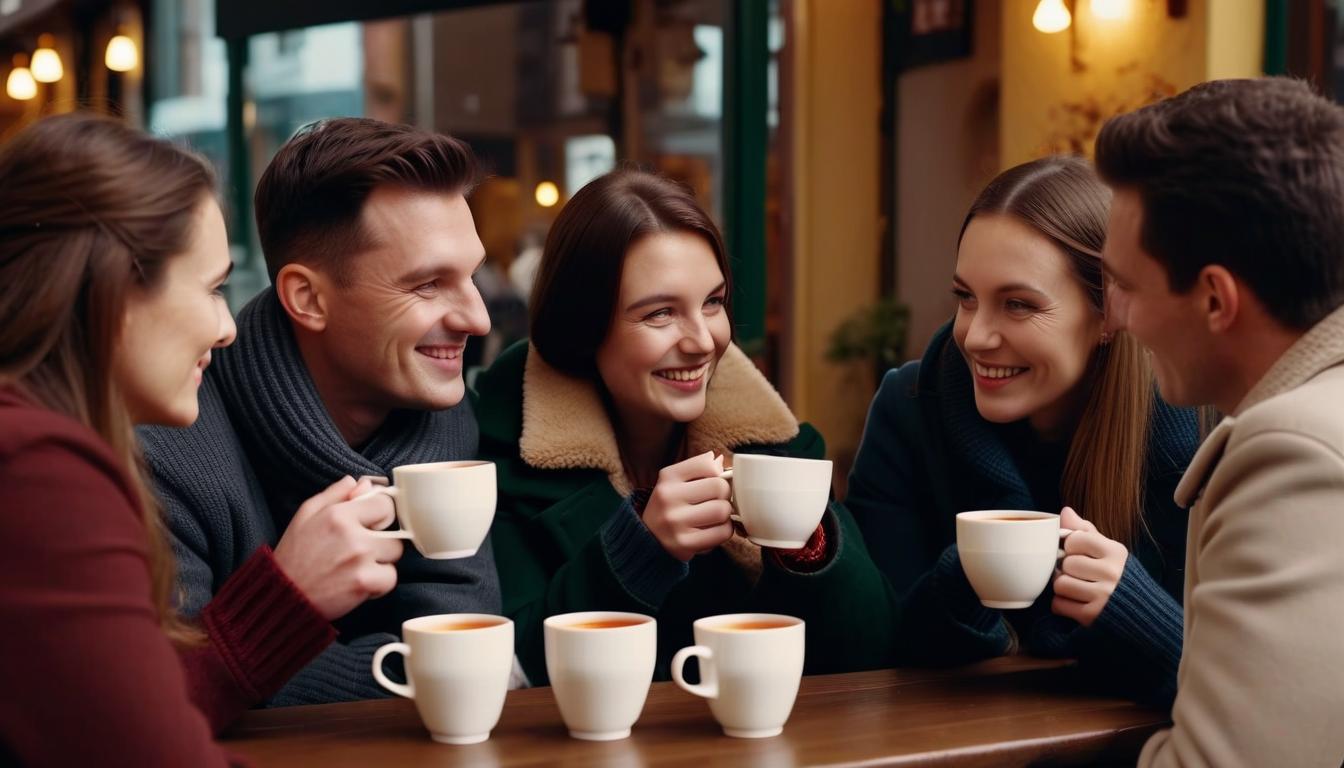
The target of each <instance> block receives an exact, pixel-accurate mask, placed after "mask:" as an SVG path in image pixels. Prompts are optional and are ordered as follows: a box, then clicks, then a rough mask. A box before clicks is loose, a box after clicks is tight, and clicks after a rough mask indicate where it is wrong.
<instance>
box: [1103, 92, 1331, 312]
mask: <svg viewBox="0 0 1344 768" xmlns="http://www.w3.org/2000/svg"><path fill="white" fill-rule="evenodd" d="M1096 153H1097V168H1098V170H1099V171H1100V173H1101V177H1102V178H1103V179H1105V180H1106V182H1107V183H1109V184H1110V185H1111V186H1113V187H1117V188H1126V189H1133V190H1135V191H1137V192H1138V195H1139V198H1140V200H1141V203H1142V208H1143V217H1142V222H1141V227H1140V231H1139V242H1140V244H1141V245H1142V246H1143V249H1144V250H1145V251H1147V252H1148V254H1150V255H1151V256H1152V257H1153V258H1154V259H1155V260H1157V262H1158V263H1159V264H1161V265H1162V266H1163V268H1165V270H1166V273H1167V280H1168V284H1169V286H1170V288H1171V290H1173V291H1175V292H1177V293H1184V292H1186V291H1188V290H1189V289H1190V287H1191V286H1192V285H1193V284H1194V282H1195V280H1196V279H1197V278H1198V276H1199V273H1200V271H1201V270H1202V269H1204V267H1206V266H1208V265H1210V264H1219V265H1222V266H1223V267H1225V268H1226V269H1227V270H1228V271H1229V272H1231V273H1232V274H1234V275H1235V276H1237V277H1238V278H1240V279H1241V280H1243V281H1245V282H1246V284H1247V285H1249V286H1250V288H1251V290H1252V292H1254V294H1255V296H1256V298H1258V299H1259V300H1260V302H1261V303H1263V304H1264V305H1265V308H1266V310H1267V311H1268V312H1269V314H1270V315H1271V316H1272V317H1273V318H1274V319H1275V320H1277V321H1278V322H1280V323H1281V324H1283V325H1284V326H1286V327H1288V328H1292V329H1296V330H1305V329H1307V328H1310V327H1311V326H1313V325H1315V324H1316V323H1317V322H1318V321H1320V320H1321V319H1322V318H1324V317H1325V316H1326V315H1328V314H1330V313H1331V312H1333V311H1334V310H1335V309H1336V308H1337V307H1339V306H1340V305H1341V304H1344V257H1341V255H1340V248H1341V243H1344V107H1340V105H1338V104H1335V103H1334V102H1332V101H1330V100H1328V99H1326V98H1324V97H1322V96H1320V95H1319V94H1317V93H1315V92H1314V91H1313V90H1312V89H1311V86H1309V85H1308V84H1307V83H1305V82H1303V81H1301V80H1293V79H1290V78H1284V77H1266V78H1259V79H1255V80H1215V81H1212V82H1208V83H1202V84H1200V85H1196V86H1195V87H1193V88H1191V89H1190V90H1188V91H1186V92H1184V93H1182V94H1179V95H1177V96H1174V97H1172V98H1169V99H1165V100H1163V101H1159V102H1157V103H1156V104H1150V105H1149V106H1146V107H1143V108H1142V109H1139V110H1136V111H1134V112H1130V113H1128V114H1125V115H1120V116H1119V117H1115V118H1112V119H1111V120H1109V121H1108V122H1107V123H1106V124H1105V125H1104V126H1103V127H1102V129H1101V133H1100V134H1099V135H1098V136H1097V149H1096Z"/></svg>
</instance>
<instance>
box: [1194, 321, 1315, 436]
mask: <svg viewBox="0 0 1344 768" xmlns="http://www.w3.org/2000/svg"><path fill="white" fill-rule="evenodd" d="M1303 333H1304V332H1303V331H1294V330H1289V329H1287V328H1284V327H1283V326H1280V325H1279V324H1277V323H1259V324H1256V325H1255V326H1254V327H1248V328H1246V329H1244V330H1243V332H1242V333H1240V334H1238V335H1237V338H1235V339H1229V340H1228V342H1227V344H1228V348H1229V349H1230V350H1231V352H1230V353H1228V354H1226V355H1224V359H1226V360H1227V365H1226V366H1225V371H1224V375H1221V376H1219V377H1218V379H1219V380H1220V382H1221V386H1220V387H1219V388H1218V390H1217V391H1216V392H1215V393H1214V397H1213V398H1212V400H1213V405H1214V407H1215V408H1217V409H1218V410H1219V411H1221V412H1222V413H1226V414H1233V413H1236V411H1237V406H1239V405H1241V401H1242V400H1245V399H1246V395H1248V394H1250V392H1251V390H1252V389H1254V388H1255V385H1256V384H1259V383H1260V380H1261V379H1263V378H1264V377H1265V374H1267V373H1269V369H1270V368H1273V367H1274V364H1275V363H1277V362H1278V361H1279V358H1281V357H1283V354H1284V353H1285V352H1287V351H1288V348H1289V347H1291V346H1293V344H1296V343H1297V340H1298V339H1300V338H1302V335H1303Z"/></svg>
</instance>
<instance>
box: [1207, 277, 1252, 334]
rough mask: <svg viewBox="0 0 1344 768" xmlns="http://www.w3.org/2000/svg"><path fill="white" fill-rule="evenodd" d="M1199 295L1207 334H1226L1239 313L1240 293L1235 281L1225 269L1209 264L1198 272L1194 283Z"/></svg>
mask: <svg viewBox="0 0 1344 768" xmlns="http://www.w3.org/2000/svg"><path fill="white" fill-rule="evenodd" d="M1196 284H1197V286H1198V288H1199V289H1200V290H1199V292H1200V294H1202V295H1201V297H1200V301H1201V303H1202V304H1203V306H1202V307H1201V308H1200V309H1201V311H1202V312H1203V314H1204V317H1205V320H1206V322H1207V323H1208V328H1209V332H1211V333H1226V332H1227V331H1228V330H1229V329H1231V328H1232V326H1233V325H1235V324H1236V322H1237V316H1238V314H1239V313H1240V312H1241V298H1242V297H1241V291H1240V289H1239V287H1238V285H1237V279H1236V278H1235V277H1233V276H1232V273H1231V272H1228V271H1227V268H1226V267H1222V266H1219V265H1217V264H1210V265H1209V266H1207V267H1205V268H1204V269H1202V270H1200V272H1199V279H1198V280H1197V282H1196Z"/></svg>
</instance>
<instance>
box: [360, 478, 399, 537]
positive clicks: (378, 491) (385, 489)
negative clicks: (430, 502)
mask: <svg viewBox="0 0 1344 768" xmlns="http://www.w3.org/2000/svg"><path fill="white" fill-rule="evenodd" d="M374 496H387V497H388V498H390V499H392V503H393V504H396V503H397V487H396V486H395V485H380V486H378V487H377V488H374V489H373V490H372V491H368V492H367V493H361V494H359V495H358V496H356V497H355V498H353V499H351V501H363V500H364V499H371V498H373V497H374ZM397 519H398V520H400V519H401V517H400V516H398V517H397ZM369 533H371V534H373V535H374V536H376V537H378V538H380V539H410V538H411V529H410V528H407V527H406V522H405V521H402V524H401V528H400V529H397V530H391V531H374V530H370V531H369Z"/></svg>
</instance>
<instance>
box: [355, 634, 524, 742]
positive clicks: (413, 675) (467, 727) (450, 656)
mask: <svg viewBox="0 0 1344 768" xmlns="http://www.w3.org/2000/svg"><path fill="white" fill-rule="evenodd" d="M401 637H402V640H403V642H400V643H388V644H387V645H384V646H383V647H381V648H379V649H378V650H377V651H375V652H374V654H373V677H374V679H375V680H377V681H378V683H379V684H380V685H382V686H383V687H384V688H386V689H387V690H389V691H391V692H393V693H395V694H397V695H399V696H405V697H406V698H408V699H414V700H415V708H416V709H417V710H419V712H420V719H421V720H423V721H424V723H425V727H426V728H428V729H429V735H430V736H431V737H432V738H433V739H434V740H435V741H439V742H443V743H444V744H475V743H477V742H481V741H485V740H486V739H488V738H490V731H491V730H492V729H493V728H494V727H495V725H496V724H497V723H498V722H499V714H500V712H502V711H503V709H504V694H505V693H506V692H508V690H509V674H510V673H511V672H512V671H513V622H512V621H510V620H508V619H506V618H504V617H502V616H492V615H490V614H487V613H445V614H440V615H437V616H421V617H420V618H418V619H410V620H408V621H406V622H403V623H402V625H401ZM390 653H400V654H402V655H404V656H405V657H406V680H407V682H406V684H404V685H403V684H402V683H398V682H394V681H392V680H389V679H388V677H387V675H386V674H384V673H383V659H384V658H386V657H387V655H388V654H390Z"/></svg>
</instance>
